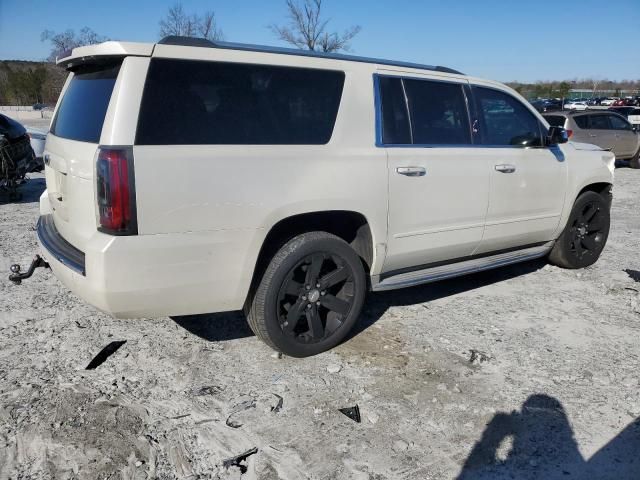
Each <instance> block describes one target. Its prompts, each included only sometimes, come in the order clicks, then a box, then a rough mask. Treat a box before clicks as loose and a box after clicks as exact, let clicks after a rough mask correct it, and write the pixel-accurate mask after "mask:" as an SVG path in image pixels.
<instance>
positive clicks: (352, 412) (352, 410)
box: [339, 404, 361, 423]
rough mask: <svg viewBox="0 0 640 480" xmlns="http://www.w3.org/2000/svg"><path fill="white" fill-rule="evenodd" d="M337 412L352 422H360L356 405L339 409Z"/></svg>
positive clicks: (358, 408) (358, 409)
mask: <svg viewBox="0 0 640 480" xmlns="http://www.w3.org/2000/svg"><path fill="white" fill-rule="evenodd" d="M339 410H340V413H342V414H343V415H346V416H347V417H349V418H350V419H351V420H353V421H354V422H356V423H360V421H361V418H360V407H358V405H357V404H356V405H354V406H353V407H346V408H340V409H339Z"/></svg>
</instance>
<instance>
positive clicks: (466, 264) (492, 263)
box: [371, 241, 555, 292]
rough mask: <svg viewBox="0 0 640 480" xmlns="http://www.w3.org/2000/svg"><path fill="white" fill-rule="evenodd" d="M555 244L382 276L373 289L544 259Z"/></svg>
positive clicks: (435, 280) (412, 284)
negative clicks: (383, 277)
mask: <svg viewBox="0 0 640 480" xmlns="http://www.w3.org/2000/svg"><path fill="white" fill-rule="evenodd" d="M554 243H555V242H553V241H552V242H548V243H545V244H544V245H539V246H536V247H530V248H525V249H522V250H515V251H511V252H507V253H500V254H497V255H492V256H490V257H482V258H474V259H471V260H463V261H461V262H456V263H450V264H448V265H440V266H437V267H431V268H425V269H423V270H416V271H413V272H405V273H399V274H397V275H393V276H391V277H387V278H385V279H383V280H382V281H380V275H376V276H374V277H373V278H372V279H371V289H372V290H373V291H374V292H380V291H384V290H395V289H397V288H405V287H412V286H414V285H421V284H423V283H431V282H437V281H438V280H445V279H447V278H453V277H459V276H462V275H467V274H469V273H475V272H482V271H484V270H491V269H492V268H498V267H504V266H506V265H511V264H512V263H519V262H525V261H527V260H534V259H536V258H540V257H544V256H545V255H546V254H547V253H549V251H550V250H551V249H552V248H553V245H554Z"/></svg>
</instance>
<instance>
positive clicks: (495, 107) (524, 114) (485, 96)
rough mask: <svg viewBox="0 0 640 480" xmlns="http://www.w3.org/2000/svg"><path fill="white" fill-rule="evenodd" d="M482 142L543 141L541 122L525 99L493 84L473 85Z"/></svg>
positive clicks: (533, 143) (529, 144)
mask: <svg viewBox="0 0 640 480" xmlns="http://www.w3.org/2000/svg"><path fill="white" fill-rule="evenodd" d="M473 90H474V97H475V99H476V103H477V110H478V112H479V117H480V118H479V120H480V137H481V142H482V144H483V145H495V146H503V145H510V146H518V147H532V146H541V145H542V135H541V133H540V122H539V121H538V119H537V118H536V117H535V116H534V115H533V113H531V111H530V110H529V109H528V108H527V107H525V106H524V105H523V104H522V102H520V101H519V100H517V99H516V98H514V97H512V96H511V95H507V94H506V93H503V92H500V91H498V90H493V89H491V88H483V87H474V89H473Z"/></svg>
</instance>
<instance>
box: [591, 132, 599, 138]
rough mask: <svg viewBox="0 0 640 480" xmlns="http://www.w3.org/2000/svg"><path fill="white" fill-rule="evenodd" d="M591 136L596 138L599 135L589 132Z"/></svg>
mask: <svg viewBox="0 0 640 480" xmlns="http://www.w3.org/2000/svg"><path fill="white" fill-rule="evenodd" d="M589 136H590V137H591V138H596V137H597V135H596V134H594V133H590V134H589Z"/></svg>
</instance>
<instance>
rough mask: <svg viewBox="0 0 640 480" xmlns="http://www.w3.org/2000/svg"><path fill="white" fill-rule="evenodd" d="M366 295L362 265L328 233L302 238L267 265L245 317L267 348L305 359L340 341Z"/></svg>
mask: <svg viewBox="0 0 640 480" xmlns="http://www.w3.org/2000/svg"><path fill="white" fill-rule="evenodd" d="M318 285H319V287H318ZM366 289H367V281H366V276H365V271H364V267H363V264H362V261H361V260H360V257H359V256H358V254H357V253H356V252H355V251H354V250H353V249H352V248H351V247H350V246H349V244H348V243H346V242H345V241H344V240H342V239H340V238H338V237H336V236H335V235H331V234H329V233H326V232H310V233H304V234H302V235H298V236H297V237H295V238H293V239H292V240H290V241H289V242H287V243H286V244H285V245H284V246H283V247H282V248H280V250H278V252H277V253H276V254H275V255H274V257H273V258H272V259H271V261H270V263H269V265H268V267H267V269H266V271H265V273H264V275H263V276H262V279H261V280H260V283H259V284H258V286H257V287H256V289H255V291H254V292H253V296H252V297H250V301H249V303H248V305H247V307H246V308H245V313H246V315H247V320H248V322H249V326H250V327H251V330H253V333H255V334H256V336H257V337H258V338H260V339H261V340H262V341H264V342H265V343H266V344H267V345H269V346H270V347H271V348H273V349H274V350H277V351H280V352H282V353H284V354H285V355H289V356H291V357H298V358H301V357H308V356H311V355H316V354H318V353H321V352H324V351H326V350H329V349H331V348H333V347H335V346H336V345H338V344H339V343H340V342H342V340H344V338H345V337H346V336H347V334H348V333H349V331H350V330H351V328H352V327H353V325H354V324H355V322H356V320H357V319H358V316H359V315H360V311H361V310H362V305H363V303H364V298H365V293H366Z"/></svg>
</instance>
